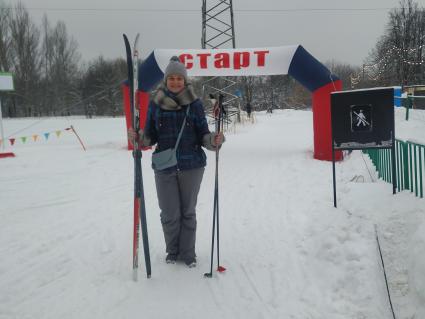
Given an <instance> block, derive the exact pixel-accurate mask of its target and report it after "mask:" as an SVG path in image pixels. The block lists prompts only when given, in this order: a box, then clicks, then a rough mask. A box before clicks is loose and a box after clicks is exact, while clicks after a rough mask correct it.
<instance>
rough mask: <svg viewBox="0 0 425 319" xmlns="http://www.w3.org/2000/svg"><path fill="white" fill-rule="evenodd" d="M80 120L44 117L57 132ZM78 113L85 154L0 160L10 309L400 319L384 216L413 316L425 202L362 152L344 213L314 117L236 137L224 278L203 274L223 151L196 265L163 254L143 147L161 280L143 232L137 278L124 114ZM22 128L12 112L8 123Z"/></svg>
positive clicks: (70, 149)
mask: <svg viewBox="0 0 425 319" xmlns="http://www.w3.org/2000/svg"><path fill="white" fill-rule="evenodd" d="M71 120H72V119H70V120H67V121H65V120H62V119H46V120H45V121H44V122H43V123H40V125H42V126H43V128H44V129H45V130H49V129H50V127H52V129H56V128H57V127H61V126H64V127H65V126H66V125H67V124H69V123H68V121H71ZM73 122H75V124H73V125H74V127H76V129H77V130H78V133H79V135H80V136H82V138H83V140H85V142H87V149H88V151H87V152H83V151H82V150H81V148H80V146H79V145H78V142H77V141H76V139H75V136H72V135H64V136H63V137H61V140H60V139H53V140H52V141H50V142H49V141H48V142H45V143H41V145H40V146H39V148H37V146H36V144H35V143H34V144H31V145H30V144H28V145H16V150H15V153H16V154H17V157H16V158H14V159H5V160H1V162H0V169H1V172H2V173H1V180H0V196H1V202H2V205H1V207H0V217H1V219H2V223H1V224H0V255H1V256H2V258H1V262H0V319H3V318H7V319H40V318H43V319H50V318H51V319H53V318H55V319H56V318H61V319H67V318H70V319H71V318H72V319H74V318H78V319H84V318H87V319H88V318H90V319H93V318H99V319H100V318H102V319H104V318H105V319H106V318H111V319H112V318H114V319H117V318H134V317H135V316H138V317H141V318H207V319H208V318H211V319H212V318H229V319H230V318H232V319H234V318H241V319H242V318H244V319H245V318H264V319H265V318H292V319H320V318H326V319H342V318H344V319H366V318H373V319H381V318H382V319H384V318H389V317H390V313H389V305H388V300H387V296H386V291H385V285H384V282H383V276H382V269H381V266H380V260H379V258H378V254H377V247H376V242H375V237H374V229H373V225H374V223H378V225H379V226H381V224H382V227H383V228H382V234H381V236H382V244H383V249H384V254H385V256H384V258H385V257H386V258H388V262H389V272H390V274H392V275H393V276H391V278H392V280H393V281H392V282H391V283H390V285H391V288H392V289H393V291H395V292H396V293H395V295H394V297H395V307H396V308H397V309H398V310H400V311H402V313H403V315H405V316H404V317H399V318H413V317H412V315H414V311H415V307H413V306H412V305H410V304H409V300H410V299H409V298H410V297H409V296H410V295H409V293H408V284H407V282H408V278H407V277H408V276H407V273H406V271H407V265H406V263H404V262H403V260H404V259H406V258H408V257H407V253H406V251H404V252H401V250H402V248H406V246H407V245H408V240H407V239H406V238H408V233H409V231H410V230H414V229H415V227H414V225H415V221H417V220H418V219H420V218H422V219H423V217H424V208H423V206H424V205H422V206H421V207H422V208H421V209H418V207H419V205H420V204H419V203H422V202H420V200H419V199H416V198H412V197H411V195H408V194H406V193H402V194H399V195H398V196H396V197H394V196H393V195H392V194H391V186H390V185H389V184H386V183H383V182H376V183H374V182H372V180H371V178H370V176H369V173H368V171H367V168H366V166H365V163H364V161H366V163H367V164H368V165H369V169H371V163H370V161H368V160H364V159H363V157H362V155H361V154H360V153H358V152H354V153H352V154H351V155H349V156H348V157H347V159H346V160H345V161H344V162H342V163H338V164H337V189H338V205H339V206H338V209H334V208H333V197H332V195H333V194H332V171H331V163H329V162H323V161H316V160H313V158H312V156H313V154H312V135H313V133H312V128H311V126H312V114H311V112H308V111H293V110H286V111H283V112H276V113H274V114H273V115H271V116H270V115H266V114H264V113H259V114H258V115H257V122H256V123H255V124H248V125H245V126H238V127H237V129H236V134H235V133H231V132H229V133H228V134H227V136H226V138H227V142H226V143H225V144H224V146H223V148H222V151H221V152H220V171H219V174H220V175H219V187H220V261H221V264H222V265H223V266H225V267H226V268H227V269H228V270H227V272H226V273H224V274H219V273H217V272H214V274H213V278H211V279H204V278H203V274H204V273H205V272H207V271H209V266H210V247H211V246H210V245H211V226H212V212H213V207H212V203H213V186H214V168H215V167H214V166H215V165H214V161H215V155H214V153H212V152H209V153H208V163H209V164H208V166H207V169H206V171H205V176H204V181H203V184H202V187H201V192H200V195H199V199H198V232H197V254H198V267H197V268H195V269H187V267H185V266H184V265H183V264H181V263H177V264H176V265H167V264H165V262H164V258H165V252H164V251H165V247H164V243H163V235H162V229H161V225H160V219H159V211H158V208H157V200H156V193H155V186H154V178H153V172H152V170H151V168H150V152H144V154H143V159H142V160H143V178H144V186H145V198H146V205H147V207H146V211H147V219H148V231H149V241H150V249H151V261H152V278H151V279H146V277H145V270H144V258H143V249H142V243H140V257H139V267H140V270H139V281H138V282H137V283H135V282H133V281H132V278H131V275H132V269H131V267H132V260H131V259H132V257H131V255H132V220H133V216H132V215H133V207H132V195H133V159H132V157H131V154H130V153H129V152H127V151H125V150H124V149H125V145H124V142H123V138H125V131H124V120H123V119H122V118H119V119H96V120H84V119H74V120H73ZM22 123H23V122H22V121H13V120H9V121H5V124H6V133H7V131H9V132H13V131H16V130H17V129H19V128H20V127H22V125H23V124H22ZM32 129H34V128H32ZM23 134H24V133H23ZM28 134H30V133H28ZM6 135H7V134H6ZM356 176H362V178H360V179H359V178H357V179H356V178H353V177H356ZM372 178H373V176H372ZM359 180H361V181H364V182H363V183H356V182H355V181H359ZM353 181H354V182H353ZM377 198H378V199H379V200H377ZM384 201H385V203H383V202H384ZM422 201H423V200H422ZM406 203H407V204H406ZM391 207H393V208H392V209H391ZM404 214H409V216H411V218H409V219H407V220H405V219H403V216H404ZM380 231H381V229H380ZM400 235H403V237H399V236H400ZM392 247H397V248H400V249H397V250H396V251H395V250H392V249H391V248H392ZM214 257H215V258H216V254H215V256H214ZM214 265H216V259H215V263H214Z"/></svg>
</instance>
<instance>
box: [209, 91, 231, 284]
mask: <svg viewBox="0 0 425 319" xmlns="http://www.w3.org/2000/svg"><path fill="white" fill-rule="evenodd" d="M210 97H211V98H214V96H210ZM223 99H224V96H223V95H222V94H220V95H219V97H218V100H217V102H216V104H215V105H214V109H213V114H214V119H215V132H216V134H219V133H220V132H221V131H223V123H224V121H223V114H224V113H225V112H224V107H223ZM219 154H220V149H219V147H218V146H216V149H215V185H214V211H213V228H212V241H211V267H210V272H208V273H205V274H204V277H206V278H211V277H212V273H213V261H214V241H215V240H214V237H215V233H216V232H217V271H218V272H225V271H226V268H224V267H223V266H221V265H220V223H219V222H220V219H219V201H218V159H219ZM216 223H217V227H216Z"/></svg>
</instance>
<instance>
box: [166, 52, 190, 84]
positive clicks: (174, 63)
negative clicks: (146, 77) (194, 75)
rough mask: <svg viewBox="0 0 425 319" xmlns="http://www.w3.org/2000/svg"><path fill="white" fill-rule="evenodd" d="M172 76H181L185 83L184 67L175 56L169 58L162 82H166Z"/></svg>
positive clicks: (185, 72) (185, 73) (185, 71)
mask: <svg viewBox="0 0 425 319" xmlns="http://www.w3.org/2000/svg"><path fill="white" fill-rule="evenodd" d="M172 74H176V75H181V76H182V77H183V78H184V81H185V82H187V70H186V67H185V66H184V64H183V63H181V62H180V60H179V58H178V57H177V56H173V57H171V59H170V63H168V65H167V67H166V68H165V73H164V80H165V81H166V80H167V78H168V77H169V76H170V75H172Z"/></svg>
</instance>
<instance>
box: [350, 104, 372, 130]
mask: <svg viewBox="0 0 425 319" xmlns="http://www.w3.org/2000/svg"><path fill="white" fill-rule="evenodd" d="M372 125H373V121H372V105H352V106H351V131H352V132H371V131H372V128H373V126H372Z"/></svg>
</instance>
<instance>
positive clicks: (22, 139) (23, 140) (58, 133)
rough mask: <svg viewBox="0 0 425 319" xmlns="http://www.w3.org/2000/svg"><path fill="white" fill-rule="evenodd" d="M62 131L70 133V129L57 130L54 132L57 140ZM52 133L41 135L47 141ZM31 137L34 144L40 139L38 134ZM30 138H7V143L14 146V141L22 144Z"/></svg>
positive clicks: (0, 141)
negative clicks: (19, 141)
mask: <svg viewBox="0 0 425 319" xmlns="http://www.w3.org/2000/svg"><path fill="white" fill-rule="evenodd" d="M64 131H72V127H67V128H65V129H63V130H57V131H54V133H55V134H56V136H57V137H58V138H59V137H60V136H61V134H62V132H64ZM52 133H53V132H46V133H43V136H44V138H45V140H46V141H47V140H48V139H49V137H50V134H52ZM31 137H32V139H33V141H34V142H36V141H37V139H38V138H39V137H40V135H39V134H33V135H31ZM29 138H30V137H28V136H20V137H16V138H9V142H10V145H12V146H13V145H14V144H15V142H16V140H17V139H20V140H21V141H22V143H24V144H25V143H26V141H27V140H28V139H29ZM4 141H6V140H2V139H0V146H1V144H2V143H4Z"/></svg>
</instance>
